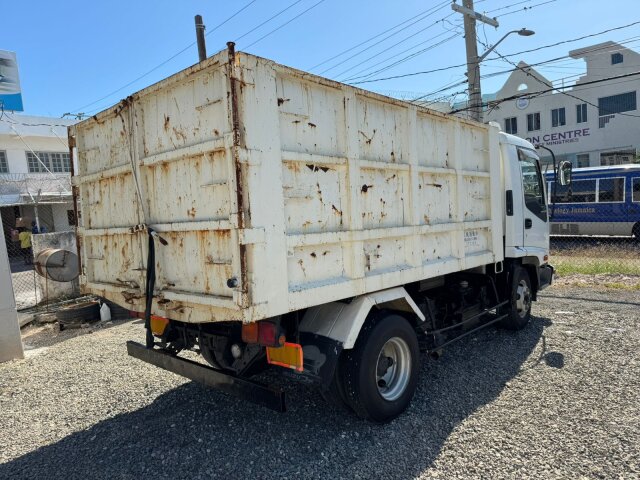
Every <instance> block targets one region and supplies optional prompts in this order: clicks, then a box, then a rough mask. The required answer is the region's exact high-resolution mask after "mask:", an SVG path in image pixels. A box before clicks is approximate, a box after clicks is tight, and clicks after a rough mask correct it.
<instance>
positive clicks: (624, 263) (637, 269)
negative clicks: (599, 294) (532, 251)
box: [550, 255, 640, 275]
mask: <svg viewBox="0 0 640 480" xmlns="http://www.w3.org/2000/svg"><path fill="white" fill-rule="evenodd" d="M550 263H551V265H553V266H554V267H555V268H556V272H557V273H558V274H559V275H571V274H576V273H581V274H584V275H596V274H602V273H608V274H622V275H640V258H636V259H631V258H611V257H605V258H602V257H600V258H598V257H582V256H564V255H562V256H560V255H558V256H555V255H552V256H551V260H550Z"/></svg>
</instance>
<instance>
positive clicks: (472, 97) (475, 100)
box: [468, 28, 536, 122]
mask: <svg viewBox="0 0 640 480" xmlns="http://www.w3.org/2000/svg"><path fill="white" fill-rule="evenodd" d="M512 33H517V34H518V35H520V36H522V37H530V36H531V35H534V34H535V33H536V32H534V31H533V30H529V29H527V28H521V29H520V30H511V31H510V32H507V33H506V34H505V35H504V36H503V37H502V38H501V39H500V40H498V41H497V42H496V43H494V44H493V45H492V46H491V47H490V48H489V49H487V51H486V52H484V53H483V54H482V55H480V56H478V57H477V58H476V59H475V61H474V62H473V68H472V69H471V70H470V71H469V72H468V77H469V110H470V111H471V117H472V118H473V119H474V120H477V121H479V122H481V121H482V93H481V92H480V62H482V61H483V60H484V59H485V58H487V55H489V54H490V53H491V52H493V50H494V49H495V48H496V47H497V46H498V45H500V43H501V42H502V41H503V40H504V39H505V38H507V37H508V36H509V35H511V34H512Z"/></svg>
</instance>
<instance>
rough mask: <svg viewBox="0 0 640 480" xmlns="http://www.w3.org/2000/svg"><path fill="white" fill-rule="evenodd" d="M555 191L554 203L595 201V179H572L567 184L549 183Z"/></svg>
mask: <svg viewBox="0 0 640 480" xmlns="http://www.w3.org/2000/svg"><path fill="white" fill-rule="evenodd" d="M554 188H555V189H556V191H555V194H556V195H555V197H554V200H555V203H593V202H595V201H596V181H595V180H572V181H571V184H569V185H564V186H563V185H560V184H559V183H558V185H554V182H552V184H551V189H552V190H551V191H552V192H553V189H554Z"/></svg>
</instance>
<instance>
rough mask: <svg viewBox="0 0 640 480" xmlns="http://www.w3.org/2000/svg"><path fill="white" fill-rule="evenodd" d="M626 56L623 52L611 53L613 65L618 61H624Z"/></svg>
mask: <svg viewBox="0 0 640 480" xmlns="http://www.w3.org/2000/svg"><path fill="white" fill-rule="evenodd" d="M623 60H624V57H623V56H622V54H621V53H612V54H611V65H616V64H618V63H622V61H623Z"/></svg>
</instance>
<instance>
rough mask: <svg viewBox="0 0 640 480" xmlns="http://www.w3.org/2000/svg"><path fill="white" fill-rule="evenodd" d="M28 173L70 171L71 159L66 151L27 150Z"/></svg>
mask: <svg viewBox="0 0 640 480" xmlns="http://www.w3.org/2000/svg"><path fill="white" fill-rule="evenodd" d="M27 167H28V168H29V173H42V172H46V171H47V170H49V171H50V172H53V173H65V172H70V171H71V161H70V157H69V153H67V152H27Z"/></svg>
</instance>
